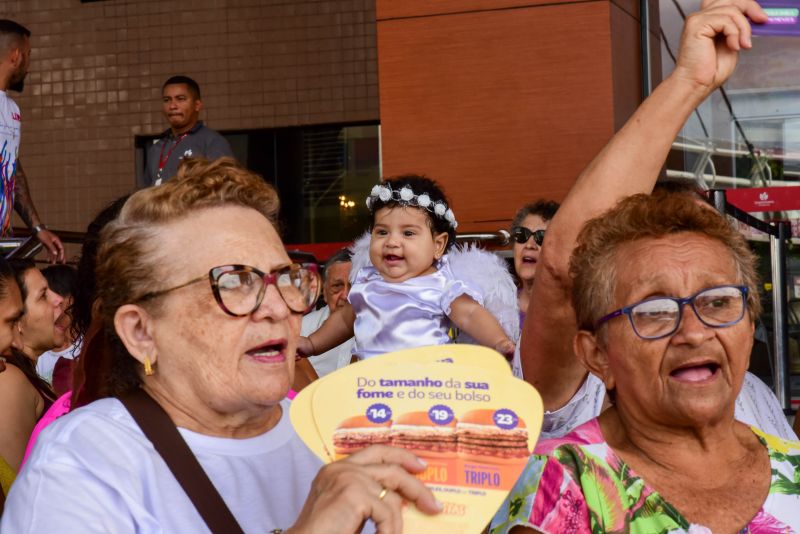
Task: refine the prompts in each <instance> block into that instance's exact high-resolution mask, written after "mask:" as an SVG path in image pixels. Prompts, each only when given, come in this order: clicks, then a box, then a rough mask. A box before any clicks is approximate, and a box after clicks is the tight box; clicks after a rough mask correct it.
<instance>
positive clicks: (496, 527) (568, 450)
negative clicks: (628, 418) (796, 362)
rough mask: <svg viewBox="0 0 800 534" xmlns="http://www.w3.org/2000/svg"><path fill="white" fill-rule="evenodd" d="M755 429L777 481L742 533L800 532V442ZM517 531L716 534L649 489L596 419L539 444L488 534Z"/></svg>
mask: <svg viewBox="0 0 800 534" xmlns="http://www.w3.org/2000/svg"><path fill="white" fill-rule="evenodd" d="M751 429H752V431H753V432H754V433H755V434H756V435H757V436H758V438H759V440H760V441H761V442H762V443H763V444H764V446H765V447H766V448H767V451H768V452H769V459H770V464H771V466H772V481H771V484H770V489H769V494H768V496H767V499H766V501H764V504H763V505H762V506H761V510H760V511H759V512H758V513H757V514H756V516H755V517H754V518H753V519H752V520H751V521H750V523H749V524H748V525H747V526H745V527H744V528H743V529H742V530H741V532H742V533H753V534H762V533H763V534H767V533H768V534H773V533H774V534H777V533H800V442H796V441H786V440H783V439H780V438H776V437H774V436H770V435H767V434H763V433H762V432H760V431H759V430H757V429H755V428H751ZM548 454H549V455H550V456H546V455H548ZM517 525H523V526H531V527H533V528H536V529H537V530H540V531H542V532H547V533H553V534H571V533H580V534H583V533H593V534H594V533H601V532H613V533H622V532H625V533H641V534H661V533H664V534H668V533H680V532H690V533H692V534H701V533H710V532H711V531H710V530H709V529H708V528H706V527H703V526H701V525H690V524H689V522H688V521H687V520H686V519H685V518H684V517H683V516H682V515H681V514H680V512H679V511H678V510H676V509H675V508H674V507H673V506H672V505H671V504H670V503H668V502H667V501H666V500H664V499H663V498H662V497H661V495H659V494H658V493H657V492H656V491H654V490H653V489H652V488H650V487H649V486H647V484H646V483H645V482H644V481H643V480H642V479H641V478H639V476H638V475H636V473H634V472H633V471H632V470H631V468H630V467H629V466H628V465H626V464H625V462H623V461H622V460H621V459H620V458H619V457H618V456H617V455H616V454H615V453H614V451H613V450H612V449H611V448H610V447H609V446H608V444H607V443H606V442H605V440H604V438H603V435H602V432H601V430H600V425H599V423H598V421H597V419H592V420H591V421H589V422H587V423H585V424H583V425H581V426H580V427H578V428H576V429H575V430H574V431H573V432H572V433H570V434H568V435H567V436H564V437H563V438H559V439H554V440H547V441H544V442H541V443H540V444H539V445H538V446H537V448H536V454H534V455H533V456H531V458H530V460H529V461H528V464H527V465H526V466H525V470H524V471H523V473H522V475H521V476H520V478H519V480H517V483H516V484H515V486H514V488H513V489H512V490H511V493H510V494H509V496H508V498H506V500H505V502H504V503H503V505H502V506H501V507H500V510H499V511H498V512H497V515H495V517H494V519H493V520H492V524H491V527H490V532H491V533H492V534H496V533H504V532H508V531H509V530H510V529H511V528H512V527H514V526H517Z"/></svg>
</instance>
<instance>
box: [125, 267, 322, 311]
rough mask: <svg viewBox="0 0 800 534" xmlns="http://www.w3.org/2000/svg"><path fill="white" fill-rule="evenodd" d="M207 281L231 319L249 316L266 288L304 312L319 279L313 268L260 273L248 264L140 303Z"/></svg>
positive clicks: (314, 296)
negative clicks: (269, 288) (271, 286)
mask: <svg viewBox="0 0 800 534" xmlns="http://www.w3.org/2000/svg"><path fill="white" fill-rule="evenodd" d="M205 279H208V281H209V282H210V283H211V291H212V292H213V293H214V298H215V299H216V300H217V304H219V307H220V308H222V311H224V312H225V313H227V314H228V315H232V316H234V317H243V316H245V315H249V314H251V313H253V312H254V311H255V310H256V309H257V308H258V307H259V306H260V305H261V302H262V301H263V300H264V295H265V294H266V292H267V286H268V285H270V284H272V285H274V286H275V287H276V288H277V290H278V293H279V294H280V295H281V297H282V298H283V300H284V302H286V305H287V306H288V307H289V309H290V310H292V311H293V312H296V313H305V312H307V311H308V310H309V309H311V307H312V306H313V305H314V303H315V302H316V301H317V297H318V296H319V291H320V285H321V284H320V279H319V273H318V272H317V269H316V265H313V264H303V265H299V264H296V263H294V264H292V265H290V266H288V267H284V268H283V269H280V270H277V271H273V272H271V273H264V272H262V271H259V270H258V269H256V268H255V267H250V266H248V265H223V266H221V267H214V268H213V269H211V270H210V271H209V272H208V275H207V276H205V275H204V276H200V277H197V278H194V279H192V280H189V281H188V282H186V283H184V284H181V285H179V286H175V287H171V288H169V289H162V290H161V291H153V292H151V293H147V294H145V295H144V296H143V297H142V298H141V299H139V300H140V301H141V300H147V299H152V298H155V297H158V296H161V295H164V294H166V293H169V292H170V291H175V290H176V289H180V288H183V287H186V286H188V285H191V284H194V283H197V282H200V281H202V280H205Z"/></svg>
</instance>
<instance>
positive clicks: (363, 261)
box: [349, 232, 372, 284]
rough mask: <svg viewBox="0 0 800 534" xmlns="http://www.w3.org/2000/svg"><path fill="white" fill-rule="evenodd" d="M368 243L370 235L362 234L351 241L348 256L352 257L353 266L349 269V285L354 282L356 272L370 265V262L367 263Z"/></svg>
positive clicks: (367, 233)
mask: <svg viewBox="0 0 800 534" xmlns="http://www.w3.org/2000/svg"><path fill="white" fill-rule="evenodd" d="M369 242H370V233H369V232H364V233H363V234H361V236H360V237H358V238H357V239H356V240H355V241H353V244H352V245H350V247H349V250H350V254H352V255H353V266H352V267H351V268H350V283H351V284H352V283H354V282H355V280H356V274H358V271H360V270H361V269H362V268H363V267H366V266H368V265H372V262H371V261H369Z"/></svg>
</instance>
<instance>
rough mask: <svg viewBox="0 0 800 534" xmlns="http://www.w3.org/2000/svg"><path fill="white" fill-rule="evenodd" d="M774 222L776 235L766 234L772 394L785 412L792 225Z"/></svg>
mask: <svg viewBox="0 0 800 534" xmlns="http://www.w3.org/2000/svg"><path fill="white" fill-rule="evenodd" d="M776 224H777V229H778V235H777V237H776V236H773V235H770V237H769V246H770V255H771V256H772V311H773V312H772V318H773V332H772V335H773V346H774V347H775V351H774V355H775V356H774V357H775V366H774V373H775V377H774V378H775V395H776V396H777V397H778V402H779V403H780V405H781V407H782V408H783V410H784V411H785V412H787V413H788V412H789V411H790V410H791V392H790V389H789V385H790V384H789V373H788V370H789V350H788V349H789V331H788V329H787V324H788V312H787V309H786V302H787V299H786V241H787V239H789V237H790V236H791V226H790V225H789V223H788V222H786V221H780V222H778V223H776Z"/></svg>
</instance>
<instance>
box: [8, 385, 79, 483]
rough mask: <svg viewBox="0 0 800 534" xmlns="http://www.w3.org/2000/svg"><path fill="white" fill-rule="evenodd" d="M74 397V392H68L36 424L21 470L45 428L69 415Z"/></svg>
mask: <svg viewBox="0 0 800 534" xmlns="http://www.w3.org/2000/svg"><path fill="white" fill-rule="evenodd" d="M71 397H72V391H67V392H66V393H64V394H63V395H61V396H60V397H59V398H58V400H56V401H55V402H54V403H53V405H52V406H50V409H49V410H47V411H46V412H45V413H44V415H43V416H42V418H41V419H39V422H38V423H36V426H35V427H33V432H32V433H31V437H30V439H29V440H28V446H27V447H26V448H25V456H23V457H22V463H21V464H20V466H19V468H20V470H22V466H23V465H25V461H26V460H27V459H28V456H30V454H31V451H32V450H33V446H34V445H35V444H36V440H37V439H38V437H39V433H40V432H41V431H42V430H44V428H45V427H46V426H47V425H49V424H50V423H52V422H53V421H55V420H56V419H58V418H59V417H61V416H62V415H65V414H68V413H69V406H70V398H71Z"/></svg>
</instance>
